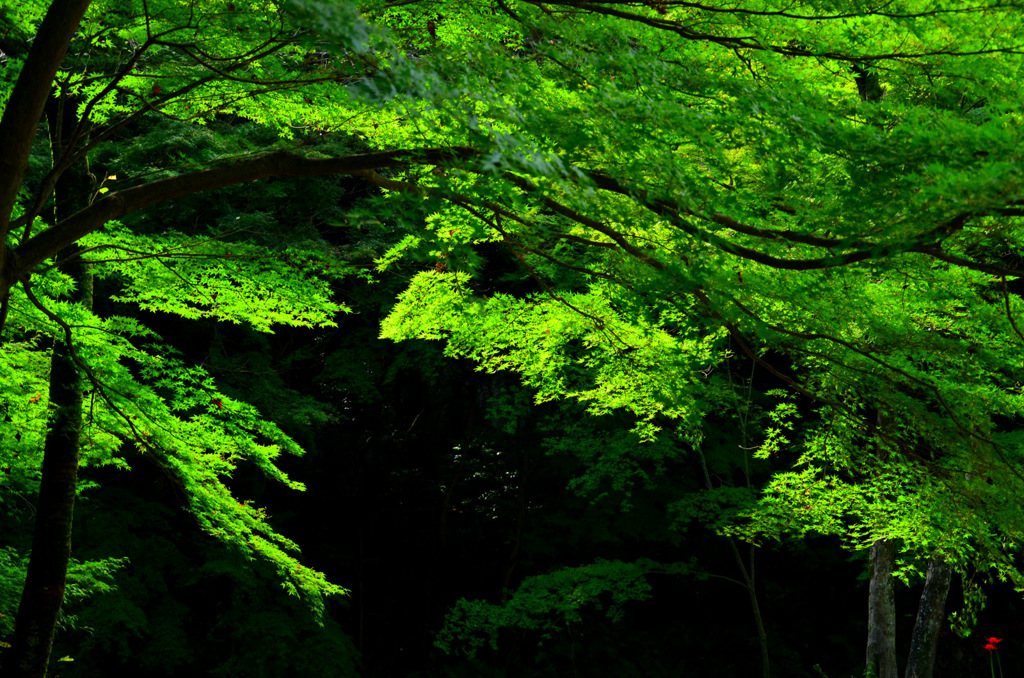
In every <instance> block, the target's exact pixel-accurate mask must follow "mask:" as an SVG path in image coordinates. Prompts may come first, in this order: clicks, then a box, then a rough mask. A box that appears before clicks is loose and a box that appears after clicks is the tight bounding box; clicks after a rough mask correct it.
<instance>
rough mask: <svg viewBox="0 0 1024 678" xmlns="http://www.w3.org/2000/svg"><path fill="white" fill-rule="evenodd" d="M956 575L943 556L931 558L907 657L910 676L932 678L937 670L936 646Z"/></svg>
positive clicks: (909, 677) (913, 677)
mask: <svg viewBox="0 0 1024 678" xmlns="http://www.w3.org/2000/svg"><path fill="white" fill-rule="evenodd" d="M952 576H953V568H952V566H951V565H950V564H949V563H947V562H946V560H945V559H944V558H942V557H941V556H933V557H932V559H931V560H929V561H928V574H927V576H926V577H925V581H924V591H922V593H921V605H920V606H919V607H918V610H917V621H916V622H915V623H914V636H913V638H911V641H910V655H909V657H908V658H907V678H932V672H933V671H934V669H935V648H936V646H937V645H938V640H939V630H940V629H941V628H942V620H943V618H944V612H945V611H946V596H947V595H948V594H949V583H950V580H951V579H952Z"/></svg>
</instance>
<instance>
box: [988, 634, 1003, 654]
mask: <svg viewBox="0 0 1024 678" xmlns="http://www.w3.org/2000/svg"><path fill="white" fill-rule="evenodd" d="M1001 642H1003V639H1002V638H994V637H993V638H986V639H985V646H984V649H986V650H988V651H989V652H992V651H994V650H998V649H999V643H1001Z"/></svg>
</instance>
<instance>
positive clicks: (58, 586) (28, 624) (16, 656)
mask: <svg viewBox="0 0 1024 678" xmlns="http://www.w3.org/2000/svg"><path fill="white" fill-rule="evenodd" d="M50 403H51V405H53V406H54V408H55V409H54V414H53V418H52V419H51V420H50V430H49V433H48V434H47V436H46V443H45V445H44V448H43V474H42V480H41V482H40V487H39V500H38V507H37V509H36V524H35V530H34V532H33V536H32V556H31V558H30V559H29V566H28V573H27V575H26V578H25V588H24V590H23V591H22V595H21V604H20V605H19V606H18V614H17V616H16V617H15V621H14V635H13V637H12V639H11V647H10V649H9V650H8V651H7V652H5V653H4V671H3V675H4V676H5V678H44V676H45V675H46V667H47V665H48V663H49V660H50V650H51V648H52V647H53V632H54V629H55V628H56V625H57V615H58V613H59V612H60V607H61V605H62V604H63V602H64V584H65V579H66V577H67V570H68V560H69V559H70V557H71V521H72V518H73V515H74V508H75V490H76V487H77V483H78V444H79V431H80V429H81V425H82V391H81V386H80V379H79V374H78V368H77V367H76V366H75V364H74V361H73V360H72V358H71V353H70V350H69V347H68V345H67V343H66V342H65V341H64V339H63V338H60V339H57V340H56V341H55V342H54V347H53V358H52V362H51V368H50Z"/></svg>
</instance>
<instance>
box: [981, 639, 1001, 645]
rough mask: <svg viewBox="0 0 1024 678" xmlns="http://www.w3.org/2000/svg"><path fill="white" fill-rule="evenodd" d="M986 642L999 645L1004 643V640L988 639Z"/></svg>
mask: <svg viewBox="0 0 1024 678" xmlns="http://www.w3.org/2000/svg"><path fill="white" fill-rule="evenodd" d="M985 642H987V643H992V644H993V645H998V644H999V643H1001V642H1003V639H1002V638H986V639H985Z"/></svg>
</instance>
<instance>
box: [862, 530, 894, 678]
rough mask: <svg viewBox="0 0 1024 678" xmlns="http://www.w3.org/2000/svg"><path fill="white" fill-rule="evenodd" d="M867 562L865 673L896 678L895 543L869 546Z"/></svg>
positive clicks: (877, 677) (888, 540)
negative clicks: (866, 647)
mask: <svg viewBox="0 0 1024 678" xmlns="http://www.w3.org/2000/svg"><path fill="white" fill-rule="evenodd" d="M869 559H870V562H871V585H870V589H869V593H868V650H867V665H866V668H867V673H868V675H870V676H874V677H875V678H897V671H896V603H895V600H894V598H893V578H892V571H893V565H894V563H895V562H896V544H895V542H893V541H892V540H891V539H879V540H878V541H876V542H875V543H874V544H872V546H871V552H870V556H869Z"/></svg>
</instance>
